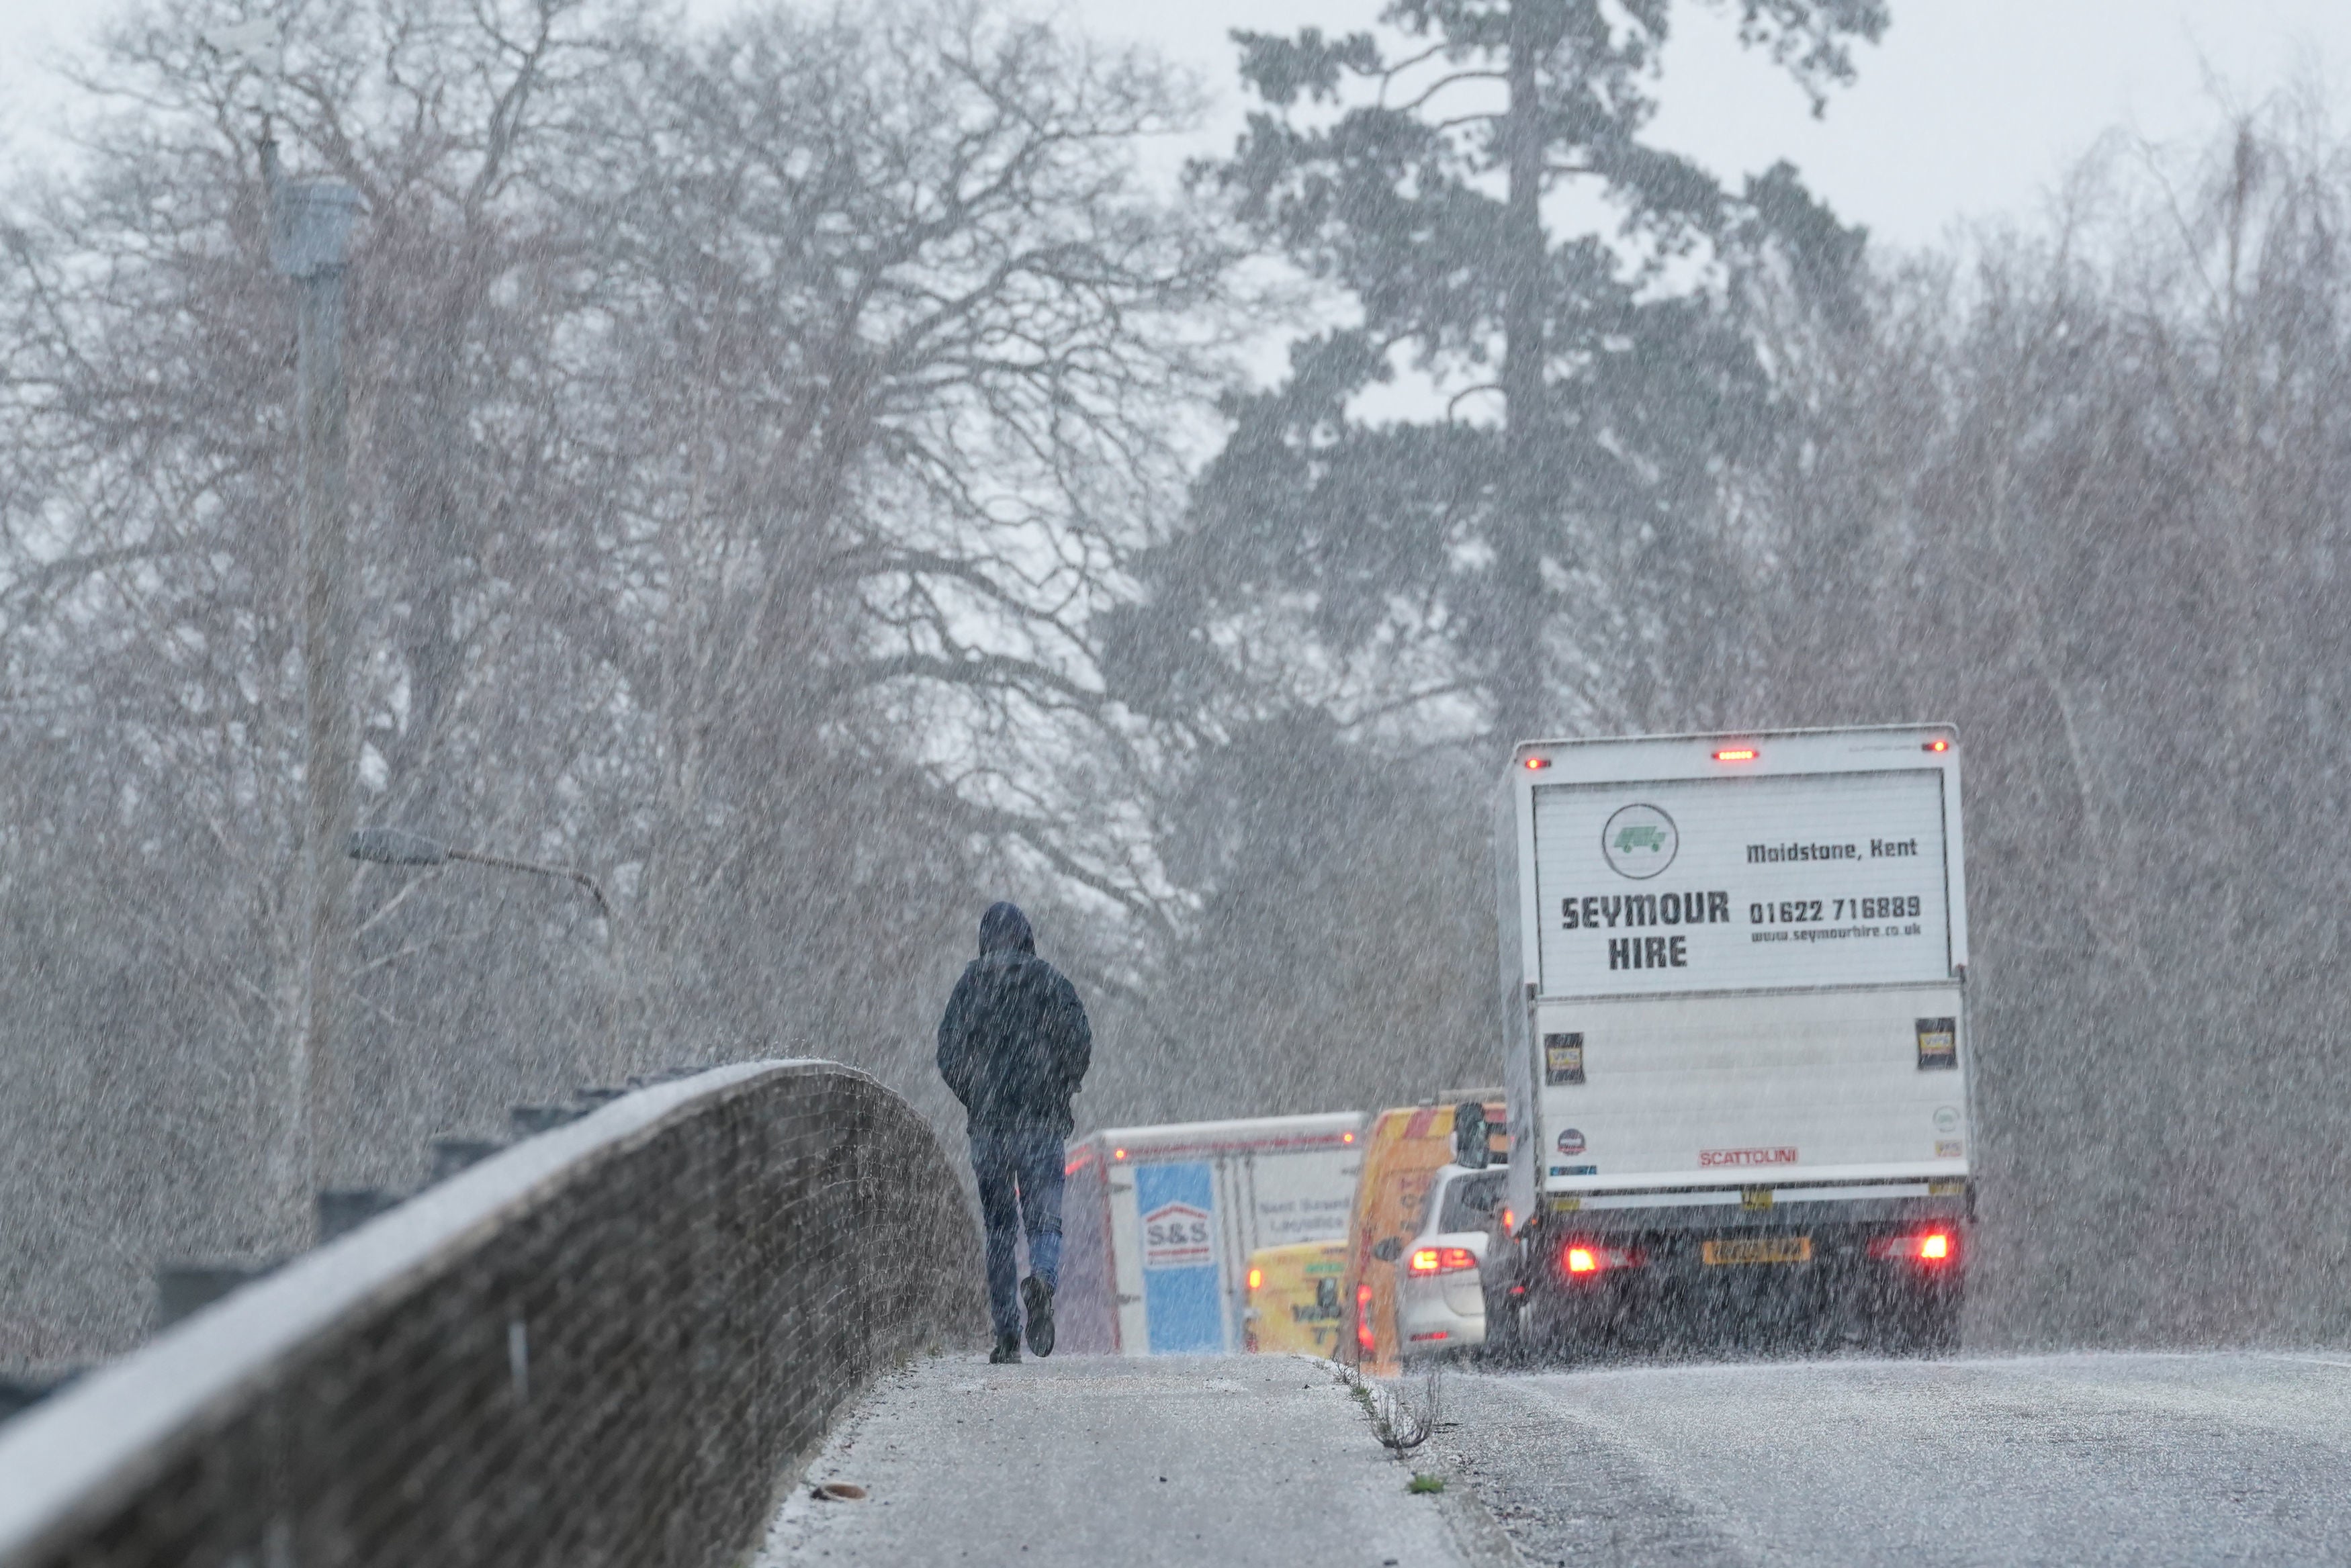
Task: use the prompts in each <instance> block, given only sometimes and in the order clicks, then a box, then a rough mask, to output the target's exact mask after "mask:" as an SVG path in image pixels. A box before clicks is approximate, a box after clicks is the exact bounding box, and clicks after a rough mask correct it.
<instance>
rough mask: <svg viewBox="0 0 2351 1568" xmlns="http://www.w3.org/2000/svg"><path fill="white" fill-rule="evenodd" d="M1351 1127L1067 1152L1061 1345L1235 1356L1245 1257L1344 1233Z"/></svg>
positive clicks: (1217, 1130) (1215, 1125) (1112, 1139)
mask: <svg viewBox="0 0 2351 1568" xmlns="http://www.w3.org/2000/svg"><path fill="white" fill-rule="evenodd" d="M1363 1122H1364V1118H1363V1116H1361V1115H1360V1114H1359V1113H1355V1112H1337V1113H1332V1114H1328V1115H1321V1116H1269V1117H1261V1118H1255V1119H1251V1120H1246V1121H1228V1122H1190V1123H1179V1124H1172V1125H1168V1126H1162V1127H1119V1128H1113V1129H1110V1130H1108V1131H1105V1132H1099V1133H1095V1134H1092V1135H1091V1136H1089V1137H1084V1138H1081V1139H1079V1140H1077V1141H1075V1142H1073V1143H1071V1145H1070V1146H1069V1148H1068V1154H1067V1158H1066V1160H1065V1163H1064V1170H1065V1172H1066V1181H1067V1186H1066V1188H1065V1190H1064V1193H1063V1200H1062V1219H1061V1227H1062V1239H1063V1249H1062V1266H1061V1287H1060V1290H1059V1292H1058V1293H1057V1298H1056V1304H1055V1311H1054V1317H1055V1321H1056V1324H1057V1325H1058V1333H1059V1336H1060V1339H1061V1343H1062V1344H1063V1345H1066V1346H1067V1347H1068V1348H1070V1349H1071V1350H1074V1351H1080V1352H1085V1353H1092V1354H1102V1355H1228V1354H1233V1353H1236V1352H1238V1351H1239V1350H1240V1349H1241V1348H1242V1346H1243V1345H1244V1343H1245V1334H1244V1315H1243V1314H1245V1312H1246V1310H1247V1307H1248V1301H1247V1296H1248V1283H1247V1280H1248V1265H1249V1254H1250V1253H1252V1252H1254V1251H1259V1249H1261V1248H1266V1247H1275V1246H1287V1245H1291V1244H1294V1243H1298V1242H1306V1241H1339V1240H1342V1239H1343V1238H1344V1237H1345V1235H1346V1233H1347V1219H1348V1212H1349V1209H1350V1206H1351V1204H1352V1203H1353V1198H1354V1191H1355V1178H1356V1174H1357V1172H1358V1171H1359V1169H1360V1168H1361V1166H1362V1158H1363V1157H1362V1151H1361V1148H1360V1147H1359V1139H1360V1137H1361V1134H1362V1129H1363Z"/></svg>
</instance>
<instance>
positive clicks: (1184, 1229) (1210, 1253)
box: [1143, 1203, 1217, 1269]
mask: <svg viewBox="0 0 2351 1568" xmlns="http://www.w3.org/2000/svg"><path fill="white" fill-rule="evenodd" d="M1208 1226H1209V1218H1208V1211H1207V1210H1205V1209H1196V1208H1194V1207H1193V1206H1192V1205H1191V1204H1189V1203H1163V1204H1161V1205H1160V1206H1159V1207H1158V1208H1156V1209H1154V1210H1152V1211H1151V1212H1150V1213H1148V1214H1145V1215H1144V1217H1143V1266H1144V1268H1146V1269H1191V1268H1197V1267H1199V1266H1200V1265H1201V1264H1203V1263H1213V1262H1216V1261H1217V1253H1216V1245H1215V1240H1214V1238H1215V1232H1214V1231H1211V1230H1209V1228H1208Z"/></svg>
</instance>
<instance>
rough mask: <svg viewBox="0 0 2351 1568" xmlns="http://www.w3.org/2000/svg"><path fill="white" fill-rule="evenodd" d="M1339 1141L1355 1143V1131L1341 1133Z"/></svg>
mask: <svg viewBox="0 0 2351 1568" xmlns="http://www.w3.org/2000/svg"><path fill="white" fill-rule="evenodd" d="M1339 1141H1340V1142H1341V1143H1353V1142H1354V1141H1355V1135H1354V1134H1353V1133H1341V1134H1340V1135H1339Z"/></svg>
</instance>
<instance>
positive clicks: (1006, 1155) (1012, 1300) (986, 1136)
mask: <svg viewBox="0 0 2351 1568" xmlns="http://www.w3.org/2000/svg"><path fill="white" fill-rule="evenodd" d="M971 1170H972V1174H973V1175H974V1176H976V1177H977V1178H978V1179H979V1216H980V1219H981V1220H982V1221H983V1222H984V1223H985V1224H986V1225H987V1315H988V1316H989V1318H990V1319H992V1320H993V1321H994V1322H995V1324H996V1335H997V1337H998V1339H1005V1338H1015V1337H1018V1336H1019V1333H1020V1295H1019V1291H1018V1290H1017V1289H1016V1288H1015V1287H1016V1285H1017V1284H1018V1283H1019V1281H1018V1279H1017V1278H1016V1274H1015V1270H1014V1266H1013V1253H1012V1249H1013V1242H1014V1241H1015V1240H1016V1238H1018V1236H1019V1233H1020V1229H1021V1221H1023V1220H1026V1221H1027V1222H1028V1231H1029V1273H1031V1274H1033V1275H1035V1276H1036V1277H1037V1278H1038V1279H1040V1280H1042V1281H1044V1282H1046V1283H1047V1284H1049V1285H1050V1284H1052V1283H1053V1282H1055V1281H1056V1280H1058V1279H1059V1278H1060V1277H1061V1134H1059V1133H1057V1132H1055V1131H1054V1130H1053V1129H1052V1128H1050V1127H1019V1128H1011V1127H998V1128H990V1129H985V1130H983V1129H981V1128H979V1127H974V1128H972V1129H971Z"/></svg>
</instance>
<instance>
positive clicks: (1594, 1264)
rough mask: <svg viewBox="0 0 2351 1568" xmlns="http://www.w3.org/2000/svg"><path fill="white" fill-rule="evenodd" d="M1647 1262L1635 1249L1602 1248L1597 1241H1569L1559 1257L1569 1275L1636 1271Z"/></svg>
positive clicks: (1638, 1250) (1637, 1249)
mask: <svg viewBox="0 0 2351 1568" xmlns="http://www.w3.org/2000/svg"><path fill="white" fill-rule="evenodd" d="M1560 1262H1561V1264H1562V1266H1563V1267H1565V1268H1566V1270H1567V1272H1569V1273H1571V1274H1581V1275H1587V1276H1588V1275H1592V1274H1604V1273H1606V1272H1608V1271H1609V1270H1611V1269H1637V1268H1639V1267H1640V1266H1641V1265H1642V1264H1643V1263H1646V1262H1648V1259H1647V1258H1646V1257H1644V1256H1643V1255H1642V1253H1641V1251H1640V1249H1639V1248H1637V1247H1604V1246H1602V1245H1601V1244H1600V1243H1599V1242H1597V1241H1570V1242H1569V1243H1568V1244H1567V1250H1566V1251H1564V1252H1563V1253H1562V1254H1561V1256H1560Z"/></svg>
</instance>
